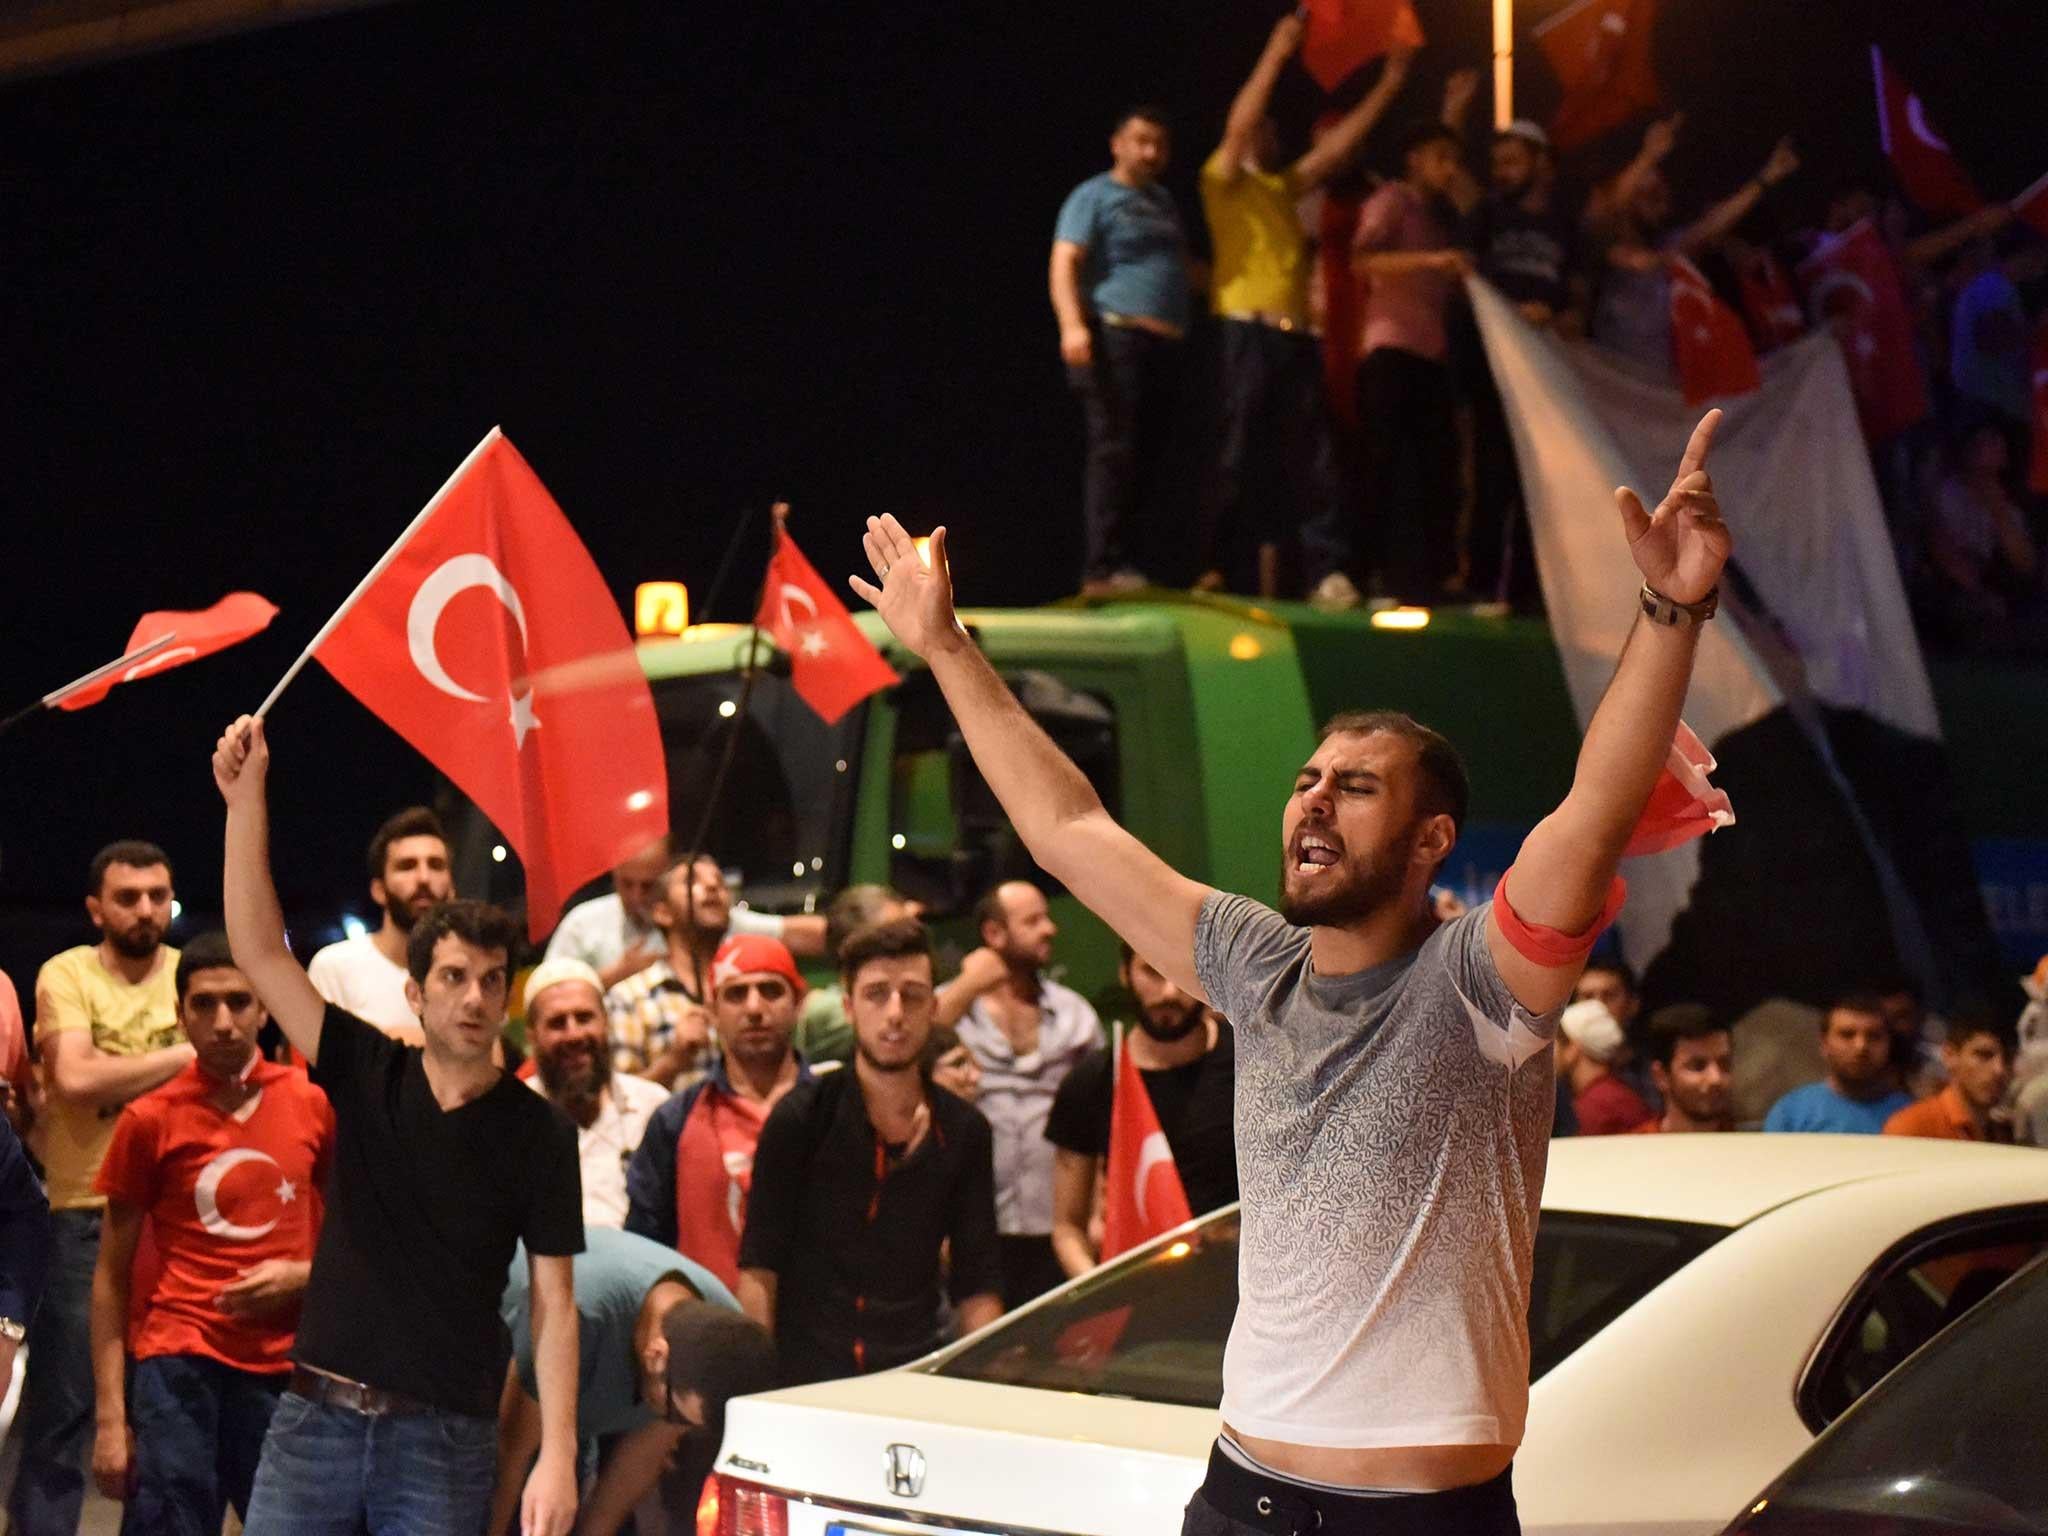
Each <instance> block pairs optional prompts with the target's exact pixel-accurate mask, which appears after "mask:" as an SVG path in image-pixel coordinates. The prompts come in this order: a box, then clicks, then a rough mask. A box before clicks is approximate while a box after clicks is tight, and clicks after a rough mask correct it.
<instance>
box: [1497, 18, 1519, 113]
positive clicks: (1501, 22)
mask: <svg viewBox="0 0 2048 1536" xmlns="http://www.w3.org/2000/svg"><path fill="white" fill-rule="evenodd" d="M1514 120H1515V0H1493V126H1494V127H1495V128H1505V127H1507V125H1508V124H1509V123H1511V122H1513V121H1514Z"/></svg>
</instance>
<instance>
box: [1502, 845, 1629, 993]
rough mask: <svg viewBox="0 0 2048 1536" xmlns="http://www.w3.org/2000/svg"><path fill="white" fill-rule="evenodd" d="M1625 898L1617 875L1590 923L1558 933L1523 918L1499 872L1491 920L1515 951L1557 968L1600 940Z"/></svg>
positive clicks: (1576, 960)
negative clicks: (1574, 930) (1574, 931)
mask: <svg viewBox="0 0 2048 1536" xmlns="http://www.w3.org/2000/svg"><path fill="white" fill-rule="evenodd" d="M1513 873H1514V871H1513V870H1509V871H1508V874H1513ZM1627 900H1628V882H1627V881H1626V880H1624V879H1622V878H1621V876H1619V875H1616V876H1615V877H1614V884H1612V885H1610V886H1609V887H1608V888H1607V905H1606V906H1604V907H1602V908H1601V909H1600V915H1599V916H1598V917H1596V918H1595V919H1594V920H1593V926H1592V927H1590V928H1588V929H1587V930H1586V931H1585V932H1584V933H1579V934H1571V933H1561V932H1559V931H1558V930H1557V929H1555V928H1543V927H1539V926H1538V925H1536V924H1535V923H1525V922H1523V921H1522V919H1521V916H1520V915H1519V914H1518V913H1517V912H1516V911H1515V908H1514V903H1513V902H1511V901H1509V900H1508V877H1507V875H1502V876H1501V877H1500V884H1498V885H1496V886H1495V887H1494V888H1493V920H1494V921H1495V922H1496V923H1499V924H1500V932H1501V937H1502V938H1504V939H1506V940H1507V941H1508V943H1509V944H1510V945H1511V946H1512V947H1513V948H1514V951H1515V953H1516V954H1518V955H1520V956H1521V957H1522V958H1523V959H1524V960H1526V961H1528V962H1529V963H1530V964H1531V965H1540V966H1543V967H1544V968H1546V969H1549V970H1557V969H1561V968H1563V967H1564V966H1567V965H1577V964H1579V963H1580V962H1581V961H1582V960H1584V959H1585V958H1586V956H1588V955H1590V954H1591V953H1592V952H1593V946H1594V945H1595V944H1597V943H1599V942H1600V935H1601V934H1603V933H1605V932H1606V931H1607V927H1608V925H1609V924H1610V923H1612V922H1613V921H1614V920H1615V918H1617V917H1619V916H1620V915H1621V906H1622V903H1623V902H1625V901H1627Z"/></svg>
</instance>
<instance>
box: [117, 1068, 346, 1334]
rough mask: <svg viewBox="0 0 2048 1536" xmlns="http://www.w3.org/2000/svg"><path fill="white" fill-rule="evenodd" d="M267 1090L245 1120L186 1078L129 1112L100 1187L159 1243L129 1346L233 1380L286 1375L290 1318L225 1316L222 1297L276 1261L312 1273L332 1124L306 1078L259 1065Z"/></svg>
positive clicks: (294, 1319) (201, 1080) (260, 1084)
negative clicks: (223, 1372)
mask: <svg viewBox="0 0 2048 1536" xmlns="http://www.w3.org/2000/svg"><path fill="white" fill-rule="evenodd" d="M249 1081H250V1082H251V1083H252V1084H254V1085H255V1086H256V1087H257V1088H259V1089H260V1090H261V1094H260V1096H259V1097H258V1098H257V1099H256V1100H255V1105H254V1108H253V1109H248V1108H247V1106H245V1111H246V1115H247V1118H245V1119H243V1118H237V1117H236V1116H234V1115H230V1114H223V1113H222V1112H221V1111H220V1110H218V1109H216V1108H215V1107H214V1106H213V1105H211V1104H209V1103H207V1101H206V1099H207V1094H208V1093H209V1092H210V1091H211V1089H210V1084H209V1080H208V1079H207V1077H206V1076H205V1075H204V1074H203V1073H202V1072H201V1071H200V1070H199V1068H198V1067H197V1066H196V1065H195V1066H189V1067H187V1068H186V1069H185V1070H184V1071H182V1072H180V1073H179V1074H178V1075H177V1076H176V1077H174V1078H172V1079H171V1080H170V1081H169V1082H168V1083H165V1084H164V1085H163V1087H161V1088H158V1089H156V1090H155V1091H154V1092H152V1093H146V1094H144V1095H143V1096H142V1097H141V1098H139V1099H137V1100H135V1101H134V1102H133V1103H131V1104H130V1105H129V1106H128V1107H127V1108H126V1109H124V1110H123V1111H122V1112H121V1118H120V1119H119V1121H118V1122H116V1124H115V1126H114V1139H113V1141H112V1142H111V1143H110V1144H109V1145H108V1147H107V1156H106V1160H105V1161H104V1162H102V1163H101V1164H100V1172H99V1180H98V1183H97V1185H96V1186H95V1187H96V1188H97V1189H98V1190H99V1192H100V1193H101V1194H103V1195H106V1196H107V1197H108V1198H109V1199H113V1200H118V1201H120V1202H121V1203H122V1204H123V1205H130V1206H133V1207H135V1208H136V1209H137V1210H139V1211H141V1212H142V1213H143V1214H144V1215H145V1216H147V1217H148V1218H149V1221H150V1224H151V1226H152V1227H153V1228H154V1230H155V1236H156V1248H157V1255H158V1268H157V1271H156V1275H155V1279H154V1281H153V1282H152V1283H151V1285H150V1291H149V1296H148V1298H147V1301H146V1302H145V1303H144V1304H143V1306H142V1309H141V1311H142V1321H141V1325H140V1326H139V1327H138V1328H137V1329H136V1330H135V1334H134V1337H133V1340H132V1342H131V1347H132V1348H133V1350H134V1352H135V1355H136V1357H137V1358H138V1359H142V1358H147V1357H149V1356H152V1355H205V1356H207V1357H208V1358H210V1359H214V1360H218V1361H220V1362H221V1363H222V1364H223V1365H230V1366H233V1367H234V1368H235V1369H236V1370H238V1371H256V1372H271V1371H285V1370H289V1369H291V1348H292V1340H293V1337H294V1336H295V1334H296V1333H297V1330H298V1312H297V1309H296V1308H294V1309H292V1310H291V1311H290V1312H287V1313H285V1314H283V1315H281V1316H271V1317H247V1316H230V1315H229V1314H227V1313H225V1312H223V1311H221V1309H220V1300H219V1298H220V1293H221V1291H222V1290H223V1289H224V1288H225V1287H227V1286H228V1285H229V1284H230V1283H231V1282H233V1281H235V1280H237V1279H239V1278H240V1277H241V1274H242V1272H243V1271H244V1270H245V1269H248V1268H250V1267H252V1266H254V1265H257V1264H261V1263H263V1262H265V1261H266V1260H269V1259H290V1260H307V1261H309V1260H311V1259H312V1257H313V1245H314V1242H315V1240H316V1239H317V1238H318V1237H319V1235H320V1215H321V1210H322V1203H321V1190H322V1188H323V1187H324V1185H325V1184H326V1181H327V1159H328V1155H329V1152H330V1151H331V1149H332V1147H333V1143H334V1111H333V1110H332V1109H331V1108H329V1106H328V1103H327V1095H326V1094H324V1093H322V1092H321V1091H320V1090H319V1089H318V1088H316V1087H314V1086H313V1084H312V1082H311V1081H310V1080H309V1079H308V1078H307V1077H306V1074H305V1073H303V1072H300V1071H296V1070H294V1069H293V1068H291V1067H281V1066H278V1065H276V1064H275V1063H272V1062H265V1061H258V1062H257V1063H256V1064H255V1066H254V1067H253V1068H252V1069H251V1071H250V1074H249Z"/></svg>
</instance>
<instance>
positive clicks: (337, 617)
mask: <svg viewBox="0 0 2048 1536" xmlns="http://www.w3.org/2000/svg"><path fill="white" fill-rule="evenodd" d="M504 435H505V434H504V432H503V430H502V429H501V428H498V427H493V428H491V430H490V431H488V432H486V433H485V434H484V435H483V440H482V441H481V442H479V443H478V444H477V445H476V446H475V447H474V448H472V449H470V450H469V456H468V457H467V458H465V459H464V460H463V461H462V462H461V463H460V464H458V465H456V466H455V473H454V474H452V475H450V476H449V477H448V479H447V481H446V483H445V484H443V485H442V487H441V489H439V490H438V491H436V492H434V496H433V499H432V500H431V501H429V502H428V503H427V504H426V505H425V506H424V507H421V508H420V510H419V515H418V516H417V517H415V518H414V519H413V520H412V521H411V522H409V523H407V524H406V525H405V532H403V533H401V534H400V535H399V536H398V538H397V539H396V540H395V541H393V543H392V545H391V547H390V548H389V549H387V550H385V551H384V553H383V554H382V555H381V556H379V557H378V559H377V563H376V564H375V565H373V566H371V567H370V569H369V573H368V574H367V575H365V576H364V577H363V579H362V580H361V581H359V582H357V583H356V589H355V591H353V592H351V593H349V595H348V596H347V598H345V599H344V600H343V601H342V605H341V606H340V607H339V608H337V609H335V610H334V613H333V614H332V616H330V617H329V619H328V620H327V622H326V623H325V624H322V625H321V626H320V632H319V633H318V634H316V635H315V636H313V638H312V639H311V640H309V641H307V642H306V648H305V649H304V650H303V651H301V652H299V659H298V660H297V661H295V662H293V663H292V664H291V666H290V667H288V668H286V669H285V674H284V676H283V677H280V678H279V679H278V680H277V686H276V687H275V688H273V689H271V690H270V696H269V697H268V698H266V699H265V700H264V701H263V702H262V703H261V704H259V705H257V706H256V718H257V719H258V720H261V719H262V718H263V717H264V716H265V715H267V714H269V713H270V706H271V705H273V704H275V703H276V702H277V696H278V695H279V694H281V693H283V692H284V691H285V689H286V688H287V687H289V686H290V685H291V680H292V679H293V678H295V677H297V676H298V675H299V673H300V672H301V671H303V670H304V668H305V665H306V663H307V662H309V661H311V660H312V659H313V653H314V652H315V651H317V650H319V649H320V646H321V644H322V642H324V641H325V640H326V639H327V637H328V636H329V635H331V634H333V633H334V629H335V626H336V625H338V624H339V623H341V621H342V620H343V619H345V618H347V617H348V613H349V610H350V609H351V608H353V607H355V605H356V604H357V602H359V601H360V600H361V598H362V595H363V594H364V593H365V592H367V591H369V590H370V588H371V587H372V586H373V585H374V584H375V583H376V580H377V578H378V577H379V576H382V575H383V574H384V573H385V571H387V570H389V569H390V568H391V562H392V561H394V560H396V559H397V558H398V552H399V551H400V550H401V549H403V548H405V544H406V541H407V540H408V539H410V538H411V537H412V536H413V535H414V534H415V533H418V532H419V531H420V526H421V524H423V523H425V522H426V520H427V519H428V518H430V517H432V516H433V515H434V513H435V512H436V511H437V510H439V508H440V505H441V503H442V502H443V501H445V500H447V499H448V493H449V492H450V491H452V490H454V489H455V482H456V481H458V480H460V479H461V478H462V477H463V476H464V475H466V474H468V473H469V469H470V466H471V465H473V464H474V463H476V461H477V459H478V457H479V456H480V455H481V454H482V453H483V451H484V450H485V449H486V448H488V447H490V446H491V444H492V443H494V442H496V441H498V439H500V438H502V437H503V436H504Z"/></svg>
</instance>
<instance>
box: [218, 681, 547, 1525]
mask: <svg viewBox="0 0 2048 1536" xmlns="http://www.w3.org/2000/svg"><path fill="white" fill-rule="evenodd" d="M269 769H270V748H269V746H268V744H267V743H266V742H265V741H264V739H263V722H262V721H260V720H252V719H250V718H249V717H248V716H246V715H244V716H243V717H242V718H241V719H239V720H237V721H236V722H235V723H234V724H233V725H231V726H229V727H228V729H227V732H226V734H224V735H223V736H222V737H221V739H220V744H219V745H218V746H217V747H216V748H215V749H214V754H213V777H214V782H215V783H216V784H217V785H219V787H220V792H221V795H222V797H223V798H224V799H225V800H226V801H227V806H228V816H227V852H226V858H225V861H224V869H225V873H226V879H225V882H224V883H225V890H224V893H223V901H222V905H223V906H224V908H225V909H226V913H227V922H228V941H229V943H230V944H232V945H233V946H234V955H235V962H236V964H237V965H238V966H239V967H240V968H241V970H242V972H243V974H244V975H246V976H247V977H248V978H249V980H250V981H251V982H253V983H254V984H255V987H256V993H257V996H258V997H260V998H261V999H262V1000H263V1005H264V1007H265V1008H267V1009H269V1011H270V1016H271V1017H272V1018H273V1019H275V1020H277V1023H278V1026H279V1028H281V1029H282V1030H283V1031H284V1033H285V1036H286V1038H287V1039H289V1040H290V1041H291V1043H292V1044H293V1045H294V1046H296V1047H297V1048H298V1050H299V1053H300V1054H301V1055H303V1056H304V1057H305V1058H306V1060H307V1062H308V1063H310V1064H311V1068H312V1074H313V1082H314V1084H315V1085H316V1086H317V1087H319V1088H322V1089H324V1090H325V1091H326V1093H327V1097H328V1099H329V1100H330V1101H331V1103H332V1104H333V1106H334V1125H335V1138H334V1153H333V1168H334V1173H333V1176H332V1178H331V1179H330V1180H329V1181H328V1208H327V1220H326V1223H325V1225H323V1226H322V1228H321V1230H320V1242H319V1246H318V1247H317V1248H316V1249H315V1250H314V1255H313V1274H312V1279H311V1282H310V1283H309V1284H308V1286H307V1288H306V1297H305V1303H304V1306H303V1308H302V1310H301V1312H300V1318H299V1337H298V1345H297V1348H296V1349H295V1351H294V1353H293V1358H294V1360H295V1361H296V1365H297V1368H296V1369H295V1370H294V1371H293V1372H292V1379H291V1387H290V1389H289V1390H288V1391H287V1392H286V1393H285V1395H284V1398H283V1400H282V1401H281V1402H279V1404H278V1406H277V1412H276V1413H275V1414H274V1415H273V1416H272V1418H271V1421H270V1432H269V1434H268V1436H267V1437H266V1438H265V1440H264V1443H263V1460H262V1464H261V1465H260V1466H259V1467H258V1468H257V1471H256V1485H255V1490H254V1492H253V1493H252V1494H251V1496H250V1507H249V1519H248V1522H247V1529H248V1531H249V1533H250V1536H324V1533H332V1536H356V1533H359V1532H367V1533H368V1536H399V1533H401V1532H403V1533H407V1536H410V1533H412V1532H417V1531H437V1532H438V1531H446V1532H466V1533H477V1532H481V1531H482V1529H483V1526H484V1521H485V1519H486V1517H487V1514H488V1511H489V1509H490V1499H491V1483H492V1478H493V1476H494V1474H495V1472H496V1465H497V1450H498V1399H499V1394H500V1390H501V1388H502V1387H503V1384H504V1380H505V1365H506V1353H507V1351H506V1340H505V1328H504V1324H503V1323H502V1322H501V1321H500V1319H499V1317H498V1296H499V1294H500V1293H501V1292H502V1290H503V1289H504V1279H505V1271H506V1268H507V1266H508V1265H510V1264H511V1262H512V1253H513V1249H514V1247H515V1245H516V1244H518V1243H519V1242H520V1241H522V1240H523V1241H524V1242H525V1244H526V1249H527V1252H528V1254H529V1255H530V1256H531V1257H530V1260H529V1263H530V1266H531V1271H532V1295H533V1301H532V1307H533V1353H534V1360H535V1367H536V1375H537V1376H538V1378H539V1386H540V1402H541V1423H542V1430H541V1449H540V1459H539V1461H538V1462H537V1463H536V1464H535V1466H534V1469H533V1474H532V1476H531V1477H529V1478H528V1479H527V1483H526V1494H525V1498H524V1501H523V1504H522V1508H521V1512H520V1529H521V1532H522V1536H565V1533H566V1532H567V1531H568V1530H569V1527H570V1523H571V1522H572V1521H573V1520H574V1519H575V1515H576V1380H577V1358H578V1356H577V1343H576V1333H577V1329H576V1297H575V1289H574V1283H573V1279H572V1269H571V1263H570V1260H571V1256H572V1255H574V1254H575V1253H577V1252H578V1251H580V1250H581V1249H582V1247H583V1215H582V1211H581V1209H580V1195H579V1191H578V1188H577V1177H576V1132H575V1128H574V1127H573V1126H571V1125H570V1124H569V1122H568V1121H567V1120H565V1119H564V1118H563V1117H562V1116H561V1115H560V1114H559V1113H557V1112H556V1111H555V1110H554V1109H552V1108H551V1107H550V1106H549V1105H548V1104H547V1103H546V1102H545V1101H544V1100H542V1099H541V1098H540V1096H539V1095H538V1094H535V1093H533V1092H531V1091H530V1090H528V1089H527V1088H526V1087H525V1086H524V1085H523V1084H521V1083H520V1082H519V1081H518V1079H516V1078H514V1077H512V1076H510V1075H508V1074H507V1073H505V1072H504V1071H502V1070H501V1069H500V1068H499V1067H498V1066H497V1065H496V1064H495V1063H494V1062H493V1061H492V1060H491V1051H492V1047H493V1046H494V1045H495V1044H496V1043H497V1040H498V1031H499V1029H500V1028H501V1027H502V1026H503V1025H504V1022H505V998H506V984H507V971H508V967H507V960H508V957H509V951H510V949H511V947H512V945H513V943H514V942H515V941H516V940H517V938H518V929H517V927H516V926H515V925H514V923H513V922H512V920H511V919H510V918H509V917H507V916H506V915H505V914H504V913H502V912H500V911H498V910H497V909H496V908H495V907H487V906H485V905H483V904H482V903H481V902H473V901H451V902H444V903H442V904H441V905H440V906H437V907H433V908H431V909H429V910H428V911H426V912H424V913H422V914H421V915H420V916H419V918H418V919H417V921H415V922H414V924H413V926H412V931H411V933H410V934H409V935H408V937H407V940H406V945H407V949H406V962H407V972H408V974H407V979H406V997H407V999H408V1001H410V1002H411V1004H412V1007H413V1012H414V1014H415V1016H416V1017H417V1019H418V1021H419V1026H420V1030H421V1033H422V1035H423V1036H424V1038H425V1040H426V1046H425V1048H424V1049H423V1050H422V1049H415V1048H413V1047H410V1046H405V1045H401V1044H399V1043H398V1042H397V1041H396V1040H393V1039H391V1038H390V1037H389V1036H388V1035H385V1034H384V1033H382V1032H381V1031H380V1030H378V1029H377V1028H376V1027H375V1026H373V1025H370V1024H367V1023H365V1022H364V1021H363V1020H361V1019H359V1018H357V1017H356V1016H355V1015H354V1014H351V1013H347V1012H345V1011H344V1010H342V1009H341V1008H338V1007H336V1006H334V1005H332V1004H329V1003H326V1002H323V1001H322V1000H321V997H320V994H319V993H318V992H316V991H314V990H313V983H312V982H311V981H309V980H308V979H307V977H306V973H305V972H304V971H302V970H300V969H299V963H298V961H296V960H294V959H293V958H292V954H291V951H290V950H289V949H287V948H286V947H285V939H284V916H283V913H282V912H281V911H280V910H279V908H278V904H277V891H276V888H275V887H274V886H273V885H272V884H271V879H270V816H269V809H268V807H267V806H266V804H265V802H264V791H265V780H266V779H267V778H268V775H269Z"/></svg>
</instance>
